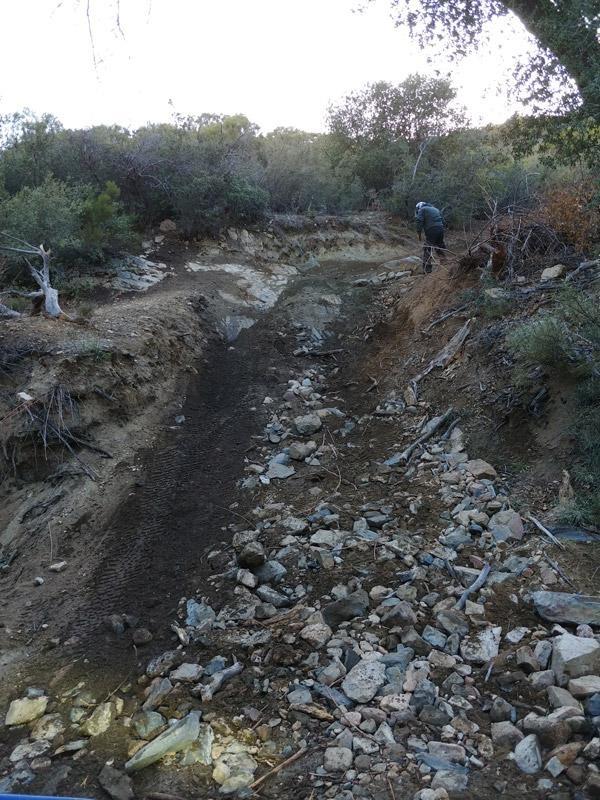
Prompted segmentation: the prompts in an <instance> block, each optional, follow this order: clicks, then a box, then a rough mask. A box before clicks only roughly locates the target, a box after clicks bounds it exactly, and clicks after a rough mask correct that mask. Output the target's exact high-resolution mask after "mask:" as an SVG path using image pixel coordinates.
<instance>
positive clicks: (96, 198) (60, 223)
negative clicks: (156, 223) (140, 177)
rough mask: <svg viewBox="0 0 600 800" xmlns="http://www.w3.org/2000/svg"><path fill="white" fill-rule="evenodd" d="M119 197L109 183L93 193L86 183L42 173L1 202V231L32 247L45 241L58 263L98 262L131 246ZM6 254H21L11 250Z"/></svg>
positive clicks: (10, 256)
mask: <svg viewBox="0 0 600 800" xmlns="http://www.w3.org/2000/svg"><path fill="white" fill-rule="evenodd" d="M118 196H119V190H118V188H117V186H116V185H115V184H114V183H112V182H108V183H107V185H106V187H105V189H104V190H103V191H101V192H100V193H98V194H95V193H94V191H93V189H92V188H91V187H89V186H84V185H82V184H79V185H77V184H76V185H69V184H67V183H63V182H62V181H58V180H56V179H55V178H52V177H47V178H46V179H45V180H44V182H43V183H41V184H40V185H39V186H34V187H31V186H24V187H23V188H22V189H20V190H19V191H18V192H17V193H16V194H15V195H13V196H12V197H7V198H6V199H5V200H4V202H2V203H0V232H6V233H9V234H10V235H11V236H16V237H19V238H20V239H23V240H25V241H26V242H29V243H30V244H33V245H38V244H45V245H46V247H50V248H51V249H52V253H53V256H54V260H55V262H56V263H58V264H63V265H64V264H74V265H80V266H83V265H85V264H86V263H90V262H91V263H93V262H98V261H101V260H102V259H103V258H104V256H105V255H107V254H112V253H116V252H119V251H121V250H123V249H127V248H128V247H133V246H135V244H136V236H135V235H134V233H133V231H132V227H131V221H130V219H129V218H128V217H127V216H126V215H125V214H124V213H123V210H122V208H121V205H120V203H119V201H118ZM6 243H7V242H6V241H5V242H4V244H6ZM7 257H8V259H9V260H13V261H15V260H18V259H19V258H20V256H19V255H18V254H11V253H7Z"/></svg>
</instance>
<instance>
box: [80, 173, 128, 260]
mask: <svg viewBox="0 0 600 800" xmlns="http://www.w3.org/2000/svg"><path fill="white" fill-rule="evenodd" d="M120 195H121V191H120V189H119V187H118V186H117V184H116V183H115V182H114V181H107V182H106V186H105V188H104V190H103V191H101V192H100V193H99V194H97V195H91V196H90V197H88V199H87V200H86V201H85V204H84V207H83V213H82V217H81V223H82V224H81V233H82V239H83V243H84V247H85V248H86V249H87V250H89V254H90V255H95V256H96V257H97V258H101V257H102V256H103V254H104V252H105V251H113V252H114V251H121V250H125V249H128V248H132V247H135V246H136V245H137V244H138V237H136V236H135V235H134V233H133V227H132V221H131V218H130V217H129V216H127V215H126V214H125V213H124V212H123V208H122V205H121V203H120V202H119V197H120Z"/></svg>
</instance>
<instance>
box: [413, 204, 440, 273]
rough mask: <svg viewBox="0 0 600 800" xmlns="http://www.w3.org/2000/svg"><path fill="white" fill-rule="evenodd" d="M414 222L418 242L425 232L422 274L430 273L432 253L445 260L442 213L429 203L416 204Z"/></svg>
mask: <svg viewBox="0 0 600 800" xmlns="http://www.w3.org/2000/svg"><path fill="white" fill-rule="evenodd" d="M415 221H416V223H417V233H418V234H419V241H421V236H422V234H423V231H425V244H424V245H423V272H431V269H432V261H433V251H434V250H435V252H436V253H437V254H439V255H440V257H441V258H443V259H445V258H446V244H445V242H444V220H443V218H442V213H441V211H440V210H439V209H437V208H436V207H435V206H432V205H431V203H425V202H420V203H417V207H416V209H415Z"/></svg>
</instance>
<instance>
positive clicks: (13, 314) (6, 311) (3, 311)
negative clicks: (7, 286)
mask: <svg viewBox="0 0 600 800" xmlns="http://www.w3.org/2000/svg"><path fill="white" fill-rule="evenodd" d="M22 316H23V315H22V314H20V313H19V312H18V311H15V310H14V309H13V308H9V307H8V306H5V305H4V303H0V318H2V317H5V318H7V319H15V318H17V317H22Z"/></svg>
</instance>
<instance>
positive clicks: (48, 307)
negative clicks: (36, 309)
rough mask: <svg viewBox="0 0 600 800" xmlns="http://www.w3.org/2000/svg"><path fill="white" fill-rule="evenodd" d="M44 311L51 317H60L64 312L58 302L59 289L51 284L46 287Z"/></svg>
mask: <svg viewBox="0 0 600 800" xmlns="http://www.w3.org/2000/svg"><path fill="white" fill-rule="evenodd" d="M44 311H45V313H46V314H47V315H48V316H49V317H60V316H61V315H62V313H63V312H62V309H61V307H60V306H59V304H58V291H57V290H56V289H53V288H52V286H50V285H49V284H48V286H46V287H44Z"/></svg>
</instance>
